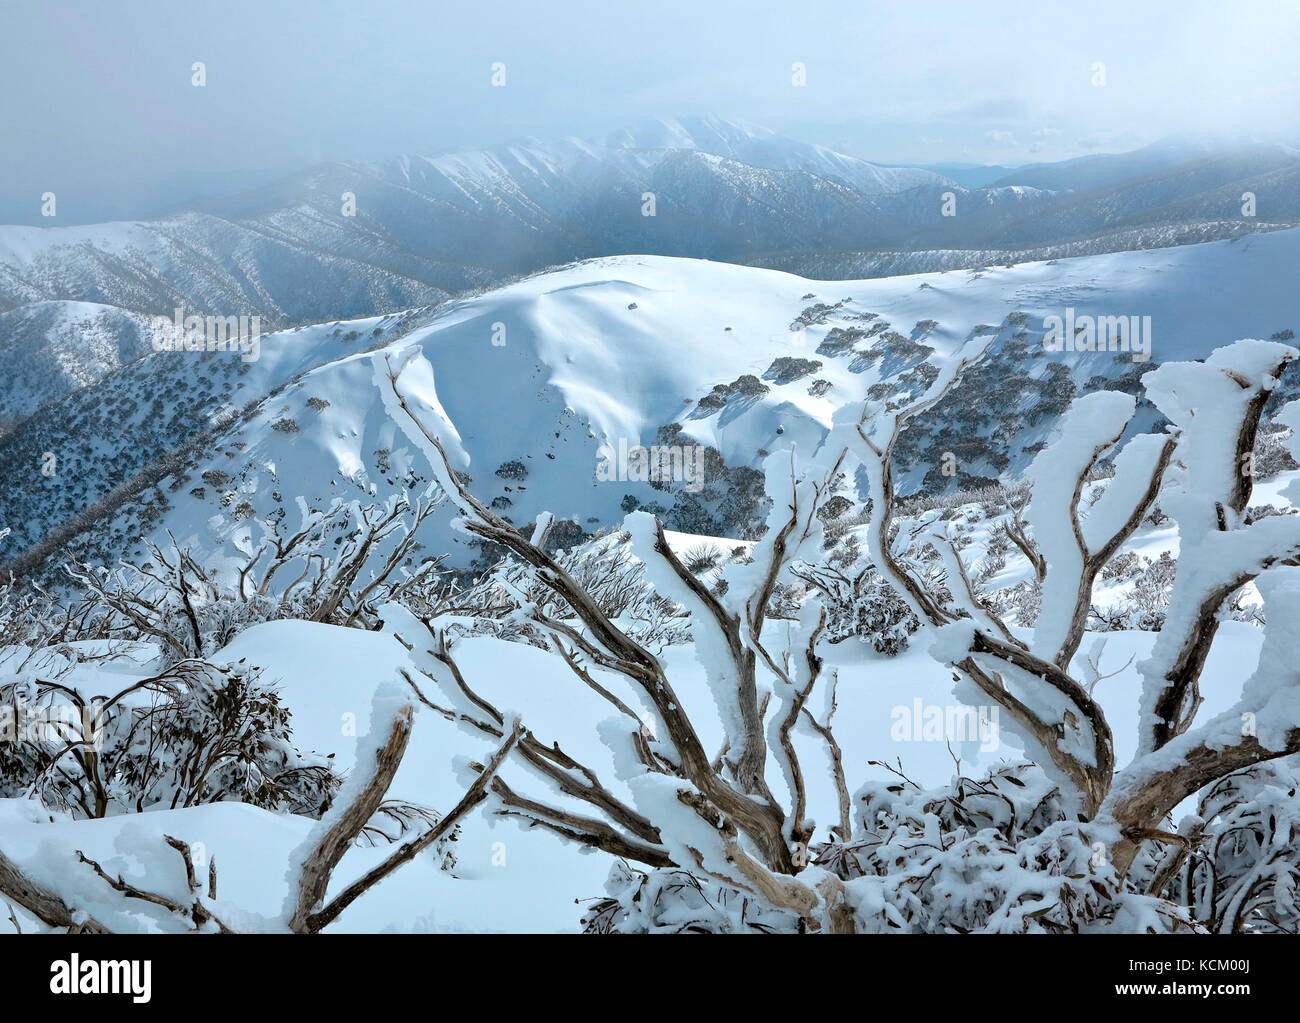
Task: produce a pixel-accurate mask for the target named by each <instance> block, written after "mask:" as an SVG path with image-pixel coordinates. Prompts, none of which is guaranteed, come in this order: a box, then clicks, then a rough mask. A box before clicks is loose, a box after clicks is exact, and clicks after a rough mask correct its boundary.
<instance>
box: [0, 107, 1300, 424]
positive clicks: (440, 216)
mask: <svg viewBox="0 0 1300 1023" xmlns="http://www.w3.org/2000/svg"><path fill="white" fill-rule="evenodd" d="M1022 170H1023V173H1021V172H1013V173H1012V174H1010V175H1008V176H1006V177H1005V178H1003V179H1002V180H1001V181H998V182H995V183H993V184H991V185H989V186H988V187H980V188H974V189H967V188H963V187H962V186H960V185H958V184H956V183H955V182H953V181H951V180H949V179H947V178H945V177H943V176H942V175H940V174H938V173H936V172H935V171H932V170H924V169H920V168H908V167H886V166H882V165H877V164H873V163H870V162H867V161H865V160H861V159H857V158H854V157H850V156H846V155H844V154H842V153H837V152H834V151H833V150H830V149H827V148H825V147H823V146H818V145H814V144H811V143H807V142H802V141H799V140H795V139H791V138H787V137H784V136H781V135H778V134H776V133H773V132H771V131H768V130H766V129H763V128H757V127H753V126H749V125H740V124H735V123H731V122H727V121H722V120H718V119H713V118H694V119H685V120H680V121H667V120H661V121H654V122H650V123H648V124H646V125H642V126H640V127H638V128H636V129H632V130H626V131H620V132H615V133H613V134H611V135H610V136H608V137H607V138H605V139H603V140H600V141H583V140H579V139H573V138H569V139H560V140H555V141H540V140H526V141H522V142H518V143H515V144H511V145H504V146H498V147H494V148H490V149H483V150H472V151H460V152H454V153H446V154H441V155H433V156H406V157H402V158H399V159H393V160H389V161H385V162H381V163H378V164H371V165H361V164H340V163H332V164H324V165H321V166H318V167H314V168H312V169H310V170H308V171H306V172H304V173H302V174H299V175H297V176H294V177H292V178H289V179H286V180H284V181H281V182H278V183H276V184H274V185H272V186H269V187H266V188H263V189H259V190H255V191H252V192H248V193H244V194H240V195H237V196H232V197H229V198H226V199H222V200H215V201H209V202H205V203H202V204H200V205H199V206H197V207H195V208H192V209H187V210H182V211H178V212H176V213H174V214H172V215H170V216H167V217H164V218H162V219H158V220H153V221H139V222H128V223H114V224H102V225H89V226H81V227H51V228H35V227H0V313H7V314H13V315H12V316H8V317H7V319H6V321H5V322H4V323H3V324H0V335H3V336H0V346H3V348H4V350H6V351H9V352H13V353H15V358H14V360H13V361H14V362H15V363H21V364H23V365H26V366H28V367H48V368H49V370H50V372H49V373H48V374H46V373H45V372H44V371H42V372H40V373H36V374H31V373H26V374H25V375H23V376H22V377H21V379H22V382H23V390H22V395H21V397H18V396H14V397H4V396H3V395H0V401H2V402H3V404H0V427H4V428H8V427H11V426H12V425H14V424H16V423H18V422H20V421H21V420H22V418H23V417H24V416H26V415H28V414H30V412H31V411H33V410H34V409H36V408H39V407H40V406H42V405H44V404H46V403H48V402H50V401H53V400H55V399H57V398H59V397H61V396H62V395H63V394H65V393H66V392H67V390H68V388H69V387H70V386H73V385H74V383H75V384H76V385H85V384H87V383H91V382H94V381H95V380H97V379H99V377H100V376H101V375H102V374H103V373H104V372H107V371H109V370H110V369H111V368H113V366H114V365H116V363H115V362H112V361H106V360H105V359H104V358H103V352H102V348H103V346H102V344H101V343H100V341H99V340H97V338H102V337H103V336H104V335H103V332H102V331H96V330H91V331H88V332H86V334H85V342H84V344H83V345H81V346H79V345H78V344H77V343H76V340H75V336H76V335H75V333H69V331H68V330H67V329H66V328H65V327H64V326H61V324H66V322H67V320H66V318H64V317H59V316H55V315H54V314H53V313H52V312H51V311H50V310H51V309H52V308H53V307H52V306H50V305H48V304H49V303H93V304H96V305H101V306H108V307H116V308H117V309H120V310H123V311H124V315H125V316H126V317H127V318H131V317H135V318H136V319H139V318H140V317H142V316H148V315H166V316H171V315H173V313H174V310H175V309H176V308H183V309H184V310H185V311H186V313H187V314H210V315H217V316H223V317H224V316H232V315H234V316H239V315H258V316H260V317H261V318H262V326H263V328H264V329H273V328H277V327H286V326H294V325H303V324H309V323H316V322H322V321H326V320H333V319H339V318H341V319H354V318H358V317H367V316H375V315H382V314H385V313H390V312H394V311H396V310H399V309H405V308H410V307H412V306H419V305H425V304H429V303H433V302H438V301H442V300H445V299H447V298H448V297H450V296H451V295H454V294H465V293H467V292H471V291H475V290H480V289H482V288H484V287H487V286H492V285H495V284H499V283H501V282H503V281H505V280H508V279H512V278H514V277H517V276H518V275H520V274H525V273H531V272H535V271H537V270H539V269H541V268H544V267H547V266H554V265H558V264H562V263H566V262H569V261H572V260H576V259H583V258H589V257H594V256H604V255H612V254H622V253H627V254H632V253H649V254H655V255H669V256H685V257H694V258H706V259H713V260H727V261H731V262H752V263H757V264H760V265H769V266H775V267H781V268H785V269H792V270H795V271H796V272H800V273H803V274H805V275H811V276H820V277H823V278H838V277H848V278H852V277H862V276H877V275H884V274H898V273H909V272H911V273H914V272H920V271H924V270H932V269H951V268H955V267H961V266H972V265H980V264H982V263H985V262H1000V263H1007V262H1016V261H1023V260H1025V259H1033V258H1053V257H1057V256H1061V255H1076V254H1085V253H1090V252H1109V251H1118V250H1123V249H1132V248H1152V247H1156V246H1161V245H1170V244H1188V243H1191V242H1198V241H1204V240H1211V239H1214V238H1223V237H1235V236H1238V235H1240V234H1242V233H1243V232H1250V231H1257V230H1266V229H1275V228H1277V227H1279V226H1287V225H1291V224H1294V223H1297V222H1300V158H1298V157H1297V154H1296V152H1295V151H1294V150H1293V149H1290V148H1288V147H1284V146H1254V147H1245V148H1236V149H1232V150H1214V151H1208V152H1207V151H1206V150H1205V148H1204V147H1191V148H1189V147H1187V146H1181V147H1180V146H1165V147H1157V148H1156V149H1153V150H1150V151H1147V150H1143V151H1139V152H1138V153H1136V154H1129V155H1128V157H1097V158H1089V160H1088V161H1082V162H1081V161H1073V162H1070V163H1069V164H1063V165H1056V167H1055V168H1053V167H1046V168H1044V167H1038V168H1025V169H1022ZM1245 191H1250V192H1252V193H1253V194H1255V195H1256V196H1257V202H1258V210H1257V214H1256V216H1255V217H1253V218H1247V217H1243V216H1241V215H1240V213H1241V196H1242V194H1243V192H1245ZM948 214H952V215H948ZM859 254H863V255H859ZM900 254H901V255H900ZM29 306H30V307H32V308H26V307H29ZM110 315H115V314H110ZM43 324H45V325H48V327H42V325H43ZM127 334H130V331H127ZM131 336H134V335H131ZM133 351H134V352H138V351H139V346H138V345H133V343H130V342H128V343H126V344H125V345H123V346H119V353H118V356H117V357H116V358H117V359H118V360H120V359H121V358H122V357H123V356H125V355H127V354H129V353H130V352H133ZM13 386H16V385H11V387H13Z"/></svg>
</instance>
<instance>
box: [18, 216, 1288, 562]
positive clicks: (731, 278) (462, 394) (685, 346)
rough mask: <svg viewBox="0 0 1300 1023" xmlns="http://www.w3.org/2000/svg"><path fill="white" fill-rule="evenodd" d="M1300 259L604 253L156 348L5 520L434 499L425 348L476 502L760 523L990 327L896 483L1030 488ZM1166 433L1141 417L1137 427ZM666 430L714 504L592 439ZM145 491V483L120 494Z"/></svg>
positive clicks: (133, 519) (248, 513)
mask: <svg viewBox="0 0 1300 1023" xmlns="http://www.w3.org/2000/svg"><path fill="white" fill-rule="evenodd" d="M1298 259H1300V231H1295V230H1291V231H1279V232H1275V233H1271V234H1263V235H1255V236H1251V237H1248V238H1243V239H1241V240H1239V241H1236V242H1215V243H1210V244H1205V245H1198V246H1184V247H1177V248H1172V249H1165V250H1159V251H1149V252H1133V253H1119V254H1112V255H1104V256H1093V257H1087V258H1080V259H1072V260H1060V261H1047V262H1038V263H1029V264H1023V265H1019V266H1015V267H990V268H983V269H979V270H972V271H961V272H948V273H932V274H922V275H915V276H906V277H896V278H888V279H877V280H862V281H849V282H843V281H837V282H833V283H826V282H817V281H809V280H805V279H803V278H800V277H796V276H793V275H791V274H786V273H780V272H776V271H770V270H762V269H757V268H752V267H742V266H735V265H730V264H723V263H715V262H709V261H701V260H683V259H673V258H665V257H653V256H626V257H609V258H604V259H597V260H589V261H585V262H582V263H578V264H575V265H572V266H568V267H562V268H560V269H557V270H554V271H550V272H547V273H543V274H538V275H535V276H533V277H531V278H528V279H526V280H523V281H520V282H518V283H515V284H512V285H509V286H506V287H504V288H502V289H499V290H496V291H492V292H488V293H486V294H483V295H480V296H478V297H475V298H470V299H466V300H462V301H458V302H452V303H448V304H446V305H444V306H442V307H439V308H437V309H432V310H425V311H417V312H413V313H411V314H409V315H407V316H405V317H383V318H369V319H365V320H360V321H353V322H343V323H328V324H322V325H318V326H314V327H309V328H302V329H295V330H289V331H283V332H279V333H276V334H272V335H268V336H266V337H264V338H263V339H262V344H261V347H262V355H261V358H260V359H259V360H258V361H257V362H254V363H249V364H245V363H243V362H241V361H240V360H239V358H238V357H237V356H234V355H230V354H227V353H211V354H206V353H205V354H202V355H200V354H197V353H153V354H150V355H149V356H148V357H146V358H145V359H143V360H141V361H139V362H137V363H134V364H131V365H129V366H126V367H124V368H123V369H121V370H118V371H117V372H115V373H113V374H111V375H110V376H108V377H106V378H105V380H104V381H103V382H101V383H100V384H99V385H97V386H95V387H91V388H87V389H85V390H83V391H79V392H77V393H75V394H71V395H69V396H67V397H66V398H64V399H63V400H62V401H60V402H58V403H57V404H56V405H53V406H51V407H49V408H46V409H43V410H41V412H40V413H38V414H37V415H35V416H33V417H31V419H29V420H28V421H27V422H25V423H23V424H22V425H21V426H20V427H19V428H18V429H17V430H15V431H14V433H13V434H12V435H11V436H10V437H9V438H8V439H7V440H6V441H5V443H4V446H3V454H4V458H3V460H2V461H3V468H0V474H2V478H0V493H3V494H5V495H7V497H6V501H5V505H4V507H3V508H0V515H3V517H4V520H5V521H6V522H7V523H10V524H11V526H12V528H13V530H14V536H13V537H12V538H11V539H12V546H11V548H10V549H11V550H14V549H18V550H21V549H24V548H26V547H28V546H30V545H32V544H36V543H38V542H39V541H41V540H42V539H44V538H46V537H48V536H50V535H51V532H52V531H53V530H55V528H56V527H57V526H58V525H59V524H60V523H62V522H65V521H66V520H68V519H72V518H74V517H76V516H78V515H79V514H80V513H81V512H82V510H83V509H85V508H86V507H87V506H88V505H91V504H93V503H94V502H96V501H100V500H104V499H106V498H108V499H109V500H108V501H107V505H106V507H105V508H104V509H103V510H102V512H101V514H100V517H99V518H97V519H95V520H94V522H93V525H94V528H93V529H92V530H90V531H89V532H86V533H84V534H83V539H82V540H81V541H80V547H81V549H83V550H85V551H86V552H88V553H90V552H93V553H97V556H98V555H101V554H103V553H106V552H108V551H110V550H112V549H114V548H115V549H116V550H118V551H120V550H121V549H123V547H125V546H126V545H127V544H128V543H129V542H130V541H131V540H132V539H133V538H134V537H135V536H138V535H142V534H149V533H155V534H156V535H159V536H162V535H164V534H165V531H166V530H170V531H171V532H172V533H173V534H174V535H175V536H176V537H177V539H178V540H180V541H182V542H183V543H185V544H190V545H192V546H194V547H195V548H196V549H198V550H204V551H208V552H211V553H213V554H215V553H217V552H218V551H219V550H221V549H222V548H223V547H224V546H225V545H226V544H227V543H229V542H231V541H232V540H233V539H235V538H236V537H237V535H239V534H240V533H241V531H246V530H247V529H248V528H249V526H248V522H249V520H253V521H256V520H257V519H261V518H265V517H266V516H270V515H274V514H290V515H292V514H296V512H295V511H294V510H293V503H294V498H295V497H296V496H299V495H301V496H303V497H304V498H306V499H307V500H308V501H309V502H321V501H327V500H329V499H331V498H332V497H336V496H337V497H346V496H348V495H349V494H358V493H360V492H361V491H365V490H368V489H369V488H371V487H374V488H376V489H377V491H378V492H379V493H381V494H382V493H388V492H395V491H397V490H399V489H401V488H402V487H410V488H413V489H419V488H420V487H421V486H423V485H424V483H425V481H426V479H427V476H428V472H427V467H426V466H425V465H424V464H423V462H422V460H421V458H420V457H419V456H418V455H416V454H415V453H414V452H412V451H411V450H410V449H409V446H408V445H407V443H406V442H405V440H404V439H403V438H402V436H401V435H400V434H399V433H397V432H395V430H394V427H393V424H392V421H391V418H390V417H389V416H388V415H387V413H386V412H385V410H384V408H383V405H382V402H381V394H380V389H379V387H378V385H377V383H376V380H377V374H379V373H381V372H382V368H383V365H384V360H385V359H386V358H390V357H396V356H397V354H398V353H400V352H401V351H403V350H405V349H406V348H408V347H410V346H416V347H418V348H420V349H421V350H422V351H423V352H424V354H425V356H426V357H427V358H428V360H429V362H430V364H431V365H432V367H433V371H434V376H435V380H436V388H437V396H438V399H439V400H440V402H441V405H442V407H443V408H445V410H446V412H447V414H448V415H449V417H450V418H451V420H452V422H453V423H454V424H455V426H456V428H457V430H458V431H459V433H460V435H461V437H462V439H463V441H464V444H465V447H466V449H467V451H468V452H469V453H470V455H471V458H472V464H471V466H470V469H469V472H470V475H471V476H472V477H473V480H474V486H475V489H476V492H477V493H478V494H479V496H480V497H481V498H482V499H483V500H485V501H490V502H493V503H494V504H495V506H496V507H497V508H498V509H499V510H502V512H503V513H504V514H507V515H508V516H509V517H510V518H512V519H513V520H514V521H515V522H517V523H523V522H528V521H531V520H532V519H533V518H534V517H535V516H536V515H537V514H538V513H540V512H541V511H544V510H549V511H553V512H555V513H556V514H557V515H558V516H560V517H564V518H570V519H572V521H573V522H574V523H575V526H576V527H577V529H580V530H581V531H585V532H591V531H593V530H595V529H596V528H599V527H601V526H605V525H609V524H611V523H613V522H617V521H619V520H621V517H622V515H623V513H624V512H625V511H626V510H627V509H628V508H629V507H635V506H640V507H648V508H654V509H656V510H659V511H660V513H661V514H662V515H663V516H664V517H665V518H666V519H667V521H668V522H669V524H670V525H673V526H676V527H677V528H684V529H687V530H689V531H692V532H702V533H709V534H712V535H722V534H727V535H733V536H742V535H744V534H745V531H746V528H747V527H748V526H749V525H750V523H751V522H752V520H753V517H754V515H755V514H757V510H758V506H757V505H756V504H755V503H754V501H757V500H758V499H759V498H760V497H761V495H755V494H753V493H751V492H750V490H752V488H750V489H749V490H747V487H749V484H748V483H747V477H746V476H745V473H746V472H750V473H752V472H753V470H754V467H756V466H757V465H758V464H759V463H760V461H761V458H762V456H763V454H764V453H765V452H769V451H772V450H776V449H777V448H780V447H783V446H786V445H789V444H790V443H795V444H798V445H799V446H800V447H802V448H805V449H806V448H811V447H816V445H817V444H818V443H819V442H820V440H821V439H822V437H823V436H824V434H825V431H826V429H827V427H828V425H829V423H830V420H831V416H832V414H833V412H834V409H835V408H836V407H837V406H838V405H839V404H842V403H844V402H845V401H848V400H851V399H853V398H855V397H860V396H862V395H867V394H871V395H888V394H891V393H898V392H901V391H906V390H914V389H915V388H916V387H917V386H919V385H920V384H922V383H924V382H925V380H926V379H927V373H928V372H929V370H928V368H927V357H928V356H930V355H931V354H933V355H934V356H935V358H936V359H937V358H940V357H942V356H944V355H946V354H947V353H949V352H951V351H953V350H954V349H955V347H956V346H958V345H959V344H960V343H961V342H963V341H964V340H966V339H967V338H968V337H970V336H972V334H994V335H996V338H997V340H996V343H995V347H994V352H993V355H992V357H991V358H990V359H989V360H988V362H987V364H986V365H985V366H982V367H980V368H979V369H977V370H976V371H974V372H973V373H972V374H971V375H970V380H969V383H968V385H964V387H966V388H967V389H965V390H962V391H961V392H958V393H954V395H953V396H952V398H951V399H950V400H949V401H948V402H947V403H945V405H943V406H940V407H939V408H937V409H936V410H935V411H934V413H933V415H932V416H931V417H929V420H928V424H927V426H926V427H925V429H924V430H921V429H918V430H917V431H915V432H913V433H911V434H909V435H908V436H907V438H906V439H905V443H903V444H900V447H899V451H898V458H899V463H900V464H899V472H900V486H901V488H902V489H903V490H904V491H907V492H915V491H919V490H936V489H944V488H951V487H954V486H967V487H973V486H980V485H982V484H985V483H988V482H990V481H992V480H995V479H998V478H1004V479H1005V478H1014V477H1015V476H1016V475H1017V474H1018V473H1019V472H1020V471H1021V470H1022V469H1023V468H1024V467H1025V465H1026V464H1027V463H1028V461H1029V459H1030V458H1031V457H1032V455H1033V453H1034V452H1035V451H1037V450H1038V448H1039V447H1040V446H1041V444H1042V442H1043V441H1044V440H1045V439H1046V438H1047V437H1048V436H1049V435H1050V433H1051V430H1052V429H1053V427H1054V425H1055V423H1056V421H1057V418H1058V416H1059V414H1060V413H1061V412H1062V411H1063V410H1064V408H1065V407H1066V405H1067V404H1068V401H1069V399H1070V398H1071V397H1072V396H1073V394H1074V393H1077V392H1081V391H1084V390H1091V389H1097V388H1099V387H1113V388H1118V389H1125V390H1130V391H1132V390H1134V389H1135V384H1136V380H1137V377H1138V376H1140V374H1141V373H1142V372H1143V371H1145V369H1148V368H1150V366H1152V365H1155V364H1158V363H1160V362H1164V361H1169V360H1171V359H1187V358H1199V357H1203V356H1204V355H1206V354H1208V353H1209V351H1211V350H1212V349H1213V348H1215V347H1217V346H1218V345H1220V344H1221V343H1223V342H1224V340H1225V339H1229V338H1237V337H1265V338H1267V337H1270V336H1272V335H1274V334H1279V333H1283V332H1285V331H1287V330H1294V328H1295V326H1296V325H1297V324H1300V303H1298V302H1297V299H1296V296H1295V293H1294V289H1291V288H1289V287H1288V286H1287V281H1288V280H1289V277H1290V275H1291V273H1292V270H1293V268H1294V266H1295V265H1296V263H1297V260H1298ZM1067 308H1072V309H1074V310H1075V314H1076V315H1078V316H1084V315H1093V316H1124V317H1129V316H1139V317H1142V316H1149V317H1150V331H1151V336H1150V338H1149V340H1150V346H1151V361H1150V362H1149V363H1144V362H1142V361H1140V360H1138V361H1134V360H1133V358H1132V356H1131V354H1126V353H1122V352H1120V353H1114V352H1106V351H1099V352H1055V353H1053V352H1048V351H1046V350H1045V349H1044V346H1043V344H1042V341H1043V336H1044V330H1045V327H1044V320H1045V318H1046V317H1049V316H1053V315H1055V316H1062V317H1063V316H1065V315H1066V311H1067ZM1150 422H1151V417H1150V415H1146V416H1145V418H1144V417H1143V416H1142V415H1140V416H1139V421H1138V422H1137V426H1139V427H1142V428H1145V427H1146V426H1148V425H1149V424H1150ZM656 443H665V444H676V445H684V444H690V445H694V444H698V445H702V446H704V447H705V448H707V449H711V450H712V451H714V452H716V457H717V459H718V461H717V462H716V463H712V466H713V467H712V469H711V470H710V472H712V473H714V477H713V478H711V479H709V480H707V481H706V483H705V485H704V487H703V490H702V491H700V492H696V493H692V492H691V491H690V490H688V489H687V488H685V487H684V486H682V485H680V483H677V484H669V485H666V486H665V485H656V484H654V483H652V482H650V481H646V480H637V479H623V480H618V479H615V480H608V481H602V480H601V479H598V477H597V467H598V464H599V462H600V450H601V448H602V446H606V445H607V446H609V447H610V448H612V449H614V450H617V449H618V448H619V445H620V444H623V445H625V446H626V447H628V448H635V447H637V446H638V445H639V446H646V447H648V446H651V445H654V444H656ZM46 451H56V452H58V453H59V456H60V462H59V473H58V476H57V477H54V478H44V477H41V476H40V475H39V474H38V473H37V472H36V471H35V468H36V466H37V465H38V463H39V461H40V458H41V456H42V454H43V453H44V452H46ZM946 451H951V452H954V453H955V457H956V459H957V462H958V466H959V470H958V471H957V472H956V473H955V474H953V475H952V476H951V477H949V476H946V475H941V474H940V472H939V467H938V462H939V459H940V458H941V455H942V453H943V452H946ZM710 457H712V456H710ZM132 480H135V481H136V482H135V489H134V490H129V491H127V492H119V493H118V494H117V495H115V496H114V495H113V494H111V493H110V491H111V490H112V488H113V487H114V486H120V485H122V484H124V483H129V482H130V481H132ZM737 493H739V494H741V495H748V497H747V498H746V497H741V498H738V497H736V494H737ZM724 495H730V497H727V496H724ZM750 499H752V500H750ZM746 500H750V503H748V504H747V503H746ZM87 525H88V524H87V523H86V522H82V523H81V527H82V528H83V529H85V528H86V527H87ZM428 529H429V531H430V532H429V539H428V542H427V546H428V547H429V549H431V550H437V551H442V550H453V551H456V552H457V555H456V556H457V558H458V560H460V561H461V562H462V563H464V562H468V561H469V560H471V559H472V558H473V556H474V553H475V552H474V551H472V550H471V549H469V548H467V547H465V546H464V538H463V537H457V536H456V535H454V534H453V533H452V531H451V530H450V529H449V527H448V523H447V516H445V515H444V516H435V518H434V519H433V520H431V522H430V524H429V525H428Z"/></svg>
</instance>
